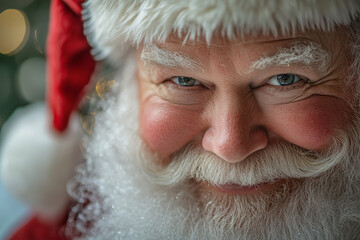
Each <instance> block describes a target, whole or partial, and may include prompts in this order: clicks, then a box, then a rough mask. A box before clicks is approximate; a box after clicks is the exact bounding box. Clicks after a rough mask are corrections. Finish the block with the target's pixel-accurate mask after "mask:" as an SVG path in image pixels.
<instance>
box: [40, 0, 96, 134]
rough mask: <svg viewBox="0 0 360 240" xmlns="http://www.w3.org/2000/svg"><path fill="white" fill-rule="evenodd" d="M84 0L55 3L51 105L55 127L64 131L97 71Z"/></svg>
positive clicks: (56, 0)
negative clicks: (84, 16) (85, 23)
mask: <svg viewBox="0 0 360 240" xmlns="http://www.w3.org/2000/svg"><path fill="white" fill-rule="evenodd" d="M83 1H84V0H53V1H52V3H51V9H50V28H49V38H48V46H47V59H48V60H47V61H48V95H47V98H48V102H49V105H50V108H51V110H52V115H53V125H54V128H55V129H56V130H58V131H64V130H65V129H66V127H67V125H68V121H69V118H70V115H71V113H72V112H73V111H74V110H75V109H76V108H77V106H78V104H79V102H80V100H81V98H82V96H83V95H84V88H85V86H86V85H87V84H88V83H89V80H90V78H91V75H92V74H93V72H94V68H95V61H94V59H93V57H92V56H91V53H90V49H91V48H90V46H89V44H88V42H87V40H86V37H85V35H84V29H83V21H82V18H81V11H82V7H81V4H82V3H83Z"/></svg>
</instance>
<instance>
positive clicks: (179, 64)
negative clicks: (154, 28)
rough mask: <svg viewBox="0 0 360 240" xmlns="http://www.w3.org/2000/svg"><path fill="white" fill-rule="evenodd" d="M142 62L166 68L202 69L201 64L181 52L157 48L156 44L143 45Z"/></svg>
mask: <svg viewBox="0 0 360 240" xmlns="http://www.w3.org/2000/svg"><path fill="white" fill-rule="evenodd" d="M140 57H141V59H142V60H143V61H144V62H147V63H152V64H156V65H160V66H164V67H168V68H183V69H189V70H201V71H203V69H202V67H201V64H200V63H199V62H197V61H196V60H194V59H193V58H191V57H189V56H186V55H185V54H183V53H179V52H175V51H170V50H167V49H163V48H159V47H157V46H156V45H150V46H145V47H144V48H143V50H142V52H141V56H140Z"/></svg>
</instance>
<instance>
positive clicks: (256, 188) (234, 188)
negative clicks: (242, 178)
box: [205, 179, 284, 194]
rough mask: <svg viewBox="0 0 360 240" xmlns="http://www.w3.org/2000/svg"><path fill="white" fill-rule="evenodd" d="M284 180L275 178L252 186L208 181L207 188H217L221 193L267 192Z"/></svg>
mask: <svg viewBox="0 0 360 240" xmlns="http://www.w3.org/2000/svg"><path fill="white" fill-rule="evenodd" d="M282 182H284V179H282V180H281V179H279V180H275V181H273V182H264V183H260V184H256V185H252V186H242V185H239V184H231V183H229V184H219V185H213V184H210V183H208V182H206V184H205V185H206V186H207V188H209V190H210V189H211V190H215V191H217V192H220V193H226V194H253V193H257V192H265V191H268V190H271V189H272V188H274V187H276V186H278V185H279V184H281V183H282Z"/></svg>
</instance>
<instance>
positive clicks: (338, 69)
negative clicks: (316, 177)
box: [137, 30, 351, 163]
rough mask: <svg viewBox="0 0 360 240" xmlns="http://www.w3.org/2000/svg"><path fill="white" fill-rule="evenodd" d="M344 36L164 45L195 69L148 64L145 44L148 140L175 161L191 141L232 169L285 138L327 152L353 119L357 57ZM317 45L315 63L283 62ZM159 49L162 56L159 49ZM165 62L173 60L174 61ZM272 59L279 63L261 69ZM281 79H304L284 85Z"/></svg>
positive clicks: (142, 82)
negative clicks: (350, 84) (353, 61)
mask: <svg viewBox="0 0 360 240" xmlns="http://www.w3.org/2000/svg"><path fill="white" fill-rule="evenodd" d="M338 31H340V30H338ZM329 38H331V39H332V41H328V39H329ZM344 38H345V37H344V34H337V33H336V32H334V33H316V32H315V33H311V34H310V33H307V34H301V35H298V36H295V37H289V38H288V37H286V38H285V37H281V38H277V39H276V38H272V37H257V38H249V39H245V40H238V41H232V42H230V41H224V40H221V39H216V38H215V39H214V41H213V42H212V43H211V44H210V45H207V44H206V43H204V42H201V41H200V42H197V43H193V42H189V43H187V44H186V45H183V44H182V40H181V39H176V38H171V39H169V40H168V41H166V42H165V43H162V44H157V45H156V48H158V49H160V50H161V52H160V55H161V54H163V53H164V54H165V55H166V54H170V55H171V53H173V54H172V55H171V56H170V58H172V61H174V59H173V58H175V60H176V56H181V58H182V59H185V60H188V62H187V64H188V63H189V62H190V63H194V66H195V67H191V66H190V67H189V66H188V65H186V64H185V65H184V66H182V65H181V64H179V65H176V64H175V65H174V64H173V65H171V66H166V64H163V63H162V61H161V60H159V59H157V60H156V59H155V60H152V58H151V57H152V56H151V54H150V56H149V55H146V58H144V57H142V56H141V55H142V52H143V51H147V52H148V51H150V50H149V48H151V46H142V47H141V48H140V49H139V53H138V70H137V76H138V83H139V100H140V116H139V118H140V119H139V121H140V135H141V136H142V138H143V139H144V141H145V142H146V143H147V145H148V146H149V148H150V149H151V150H152V151H154V152H155V153H157V154H158V155H159V156H160V157H161V158H162V159H167V160H168V161H171V155H172V154H174V153H175V152H176V151H178V150H180V149H182V148H183V147H185V146H186V145H187V144H189V143H195V144H198V145H199V146H202V148H204V149H205V150H206V151H209V152H212V153H214V154H216V155H218V156H219V157H220V158H221V159H223V160H224V161H228V162H232V163H235V162H239V161H242V160H244V159H246V157H247V156H249V155H251V154H252V153H254V152H256V151H260V150H264V151H265V150H266V147H267V145H268V144H269V143H270V142H271V141H277V140H279V139H283V140H285V141H288V142H290V143H292V144H295V145H297V146H300V147H302V148H305V149H309V150H317V151H321V150H322V149H324V148H326V147H327V146H328V145H329V144H330V141H331V140H332V137H333V136H334V135H335V134H336V130H337V129H341V128H343V127H346V124H347V122H348V121H349V119H350V117H351V111H350V106H349V104H348V102H347V101H346V99H345V94H344V89H345V81H344V80H345V79H346V77H347V76H348V72H347V71H348V70H347V67H346V66H347V61H348V59H347V58H348V56H349V52H348V51H346V50H344V49H342V48H341V46H342V44H341V43H342V42H343V41H344ZM310 45H311V46H312V47H313V46H316V47H317V48H318V49H316V48H315V49H312V51H313V53H314V56H315V57H314V56H309V58H308V59H307V58H306V56H303V57H304V59H305V60H301V59H300V58H297V59H300V60H296V61H295V60H294V61H285V63H286V64H283V63H281V62H279V61H276V59H281V60H282V61H283V62H284V58H283V57H281V56H280V57H279V54H280V53H284V52H285V53H289V54H290V56H291V53H292V52H291V51H292V49H294V48H296V46H305V47H306V46H310ZM154 51H155V52H154V54H157V53H158V55H157V58H159V51H158V50H156V49H155V50H154ZM156 51H157V52H156ZM317 53H319V55H317ZM143 56H144V55H143ZM161 57H164V58H165V60H164V61H165V62H166V57H167V56H162V55H161V56H160V58H161ZM295 57H296V56H295ZM311 57H312V58H315V60H311V59H310V58H311ZM264 58H270V59H272V60H274V61H273V62H271V61H270V64H266V66H265V67H263V65H261V66H262V67H259V68H254V66H256V63H257V62H259V61H261V59H264ZM321 58H322V59H324V58H325V59H326V60H328V61H329V62H328V63H327V64H326V67H324V64H322V65H321V67H319V64H316V61H322V60H321ZM295 59H296V58H295ZM309 59H310V60H311V61H307V60H309ZM175 62H176V61H175ZM279 76H280V78H284V76H285V78H288V77H289V76H290V77H293V76H295V79H296V80H295V81H294V82H293V83H291V84H286V85H279V82H278V81H277V79H278V78H279ZM178 77H186V80H189V79H191V80H190V82H191V84H193V85H192V86H184V85H180V84H179V78H178ZM181 79H183V78H181ZM347 94H349V93H347Z"/></svg>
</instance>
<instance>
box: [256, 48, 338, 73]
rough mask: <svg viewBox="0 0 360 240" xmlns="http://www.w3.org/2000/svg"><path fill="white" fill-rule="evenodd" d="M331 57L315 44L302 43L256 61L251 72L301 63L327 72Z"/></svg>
mask: <svg viewBox="0 0 360 240" xmlns="http://www.w3.org/2000/svg"><path fill="white" fill-rule="evenodd" d="M330 59H331V55H330V53H329V52H328V51H326V50H324V49H323V48H321V46H320V45H318V44H315V43H314V42H306V43H304V42H300V43H296V44H294V45H292V46H290V47H288V48H281V49H279V50H278V51H277V52H276V53H275V54H273V55H271V56H266V57H262V58H260V59H259V60H257V61H255V62H254V63H253V64H252V65H251V67H250V69H251V70H250V71H254V70H261V69H265V68H267V67H271V66H289V65H290V64H294V63H300V64H305V65H309V66H311V67H312V68H314V69H317V70H319V71H320V72H325V71H326V70H327V69H328V67H329V65H330Z"/></svg>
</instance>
